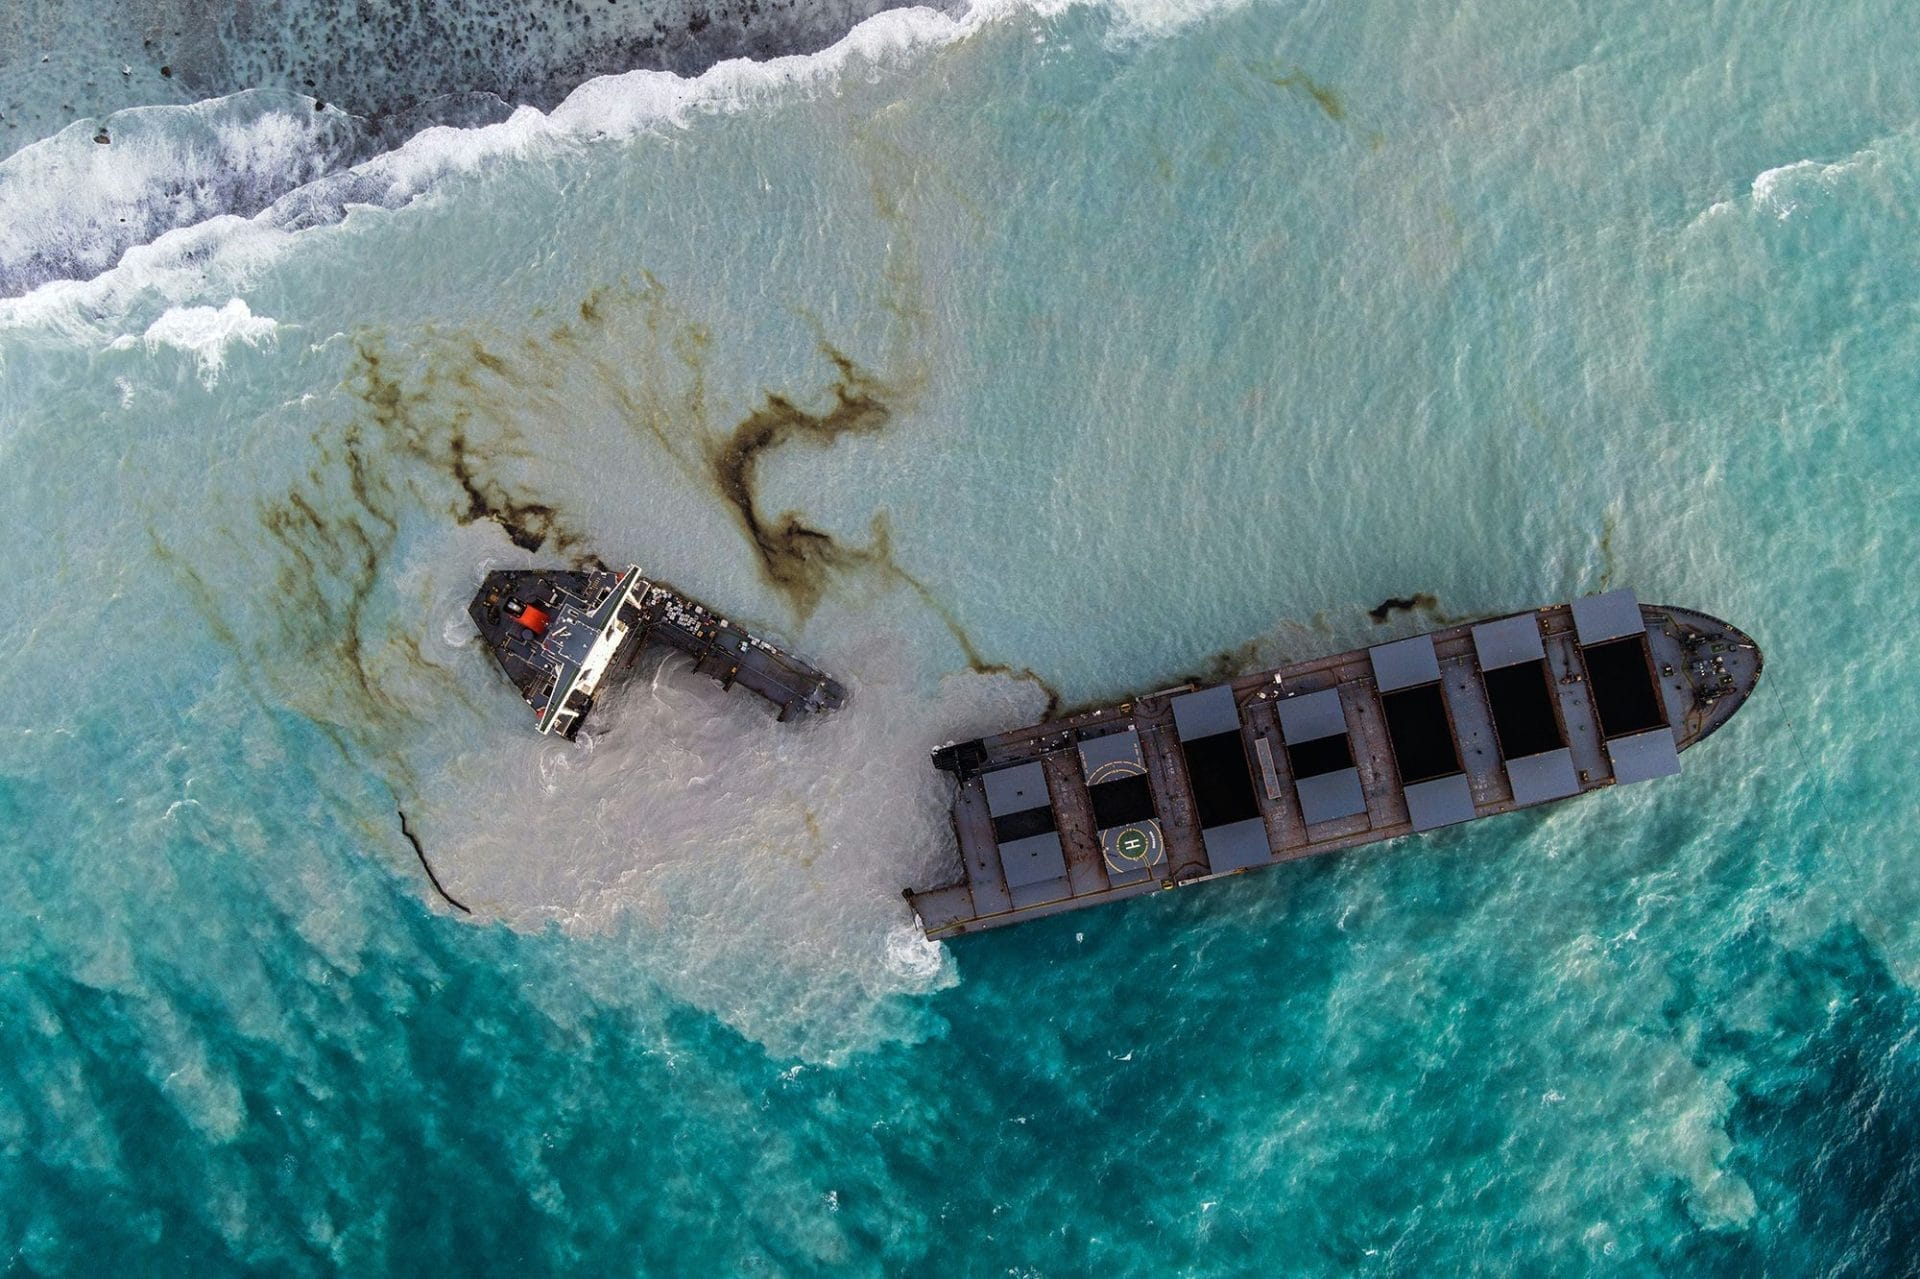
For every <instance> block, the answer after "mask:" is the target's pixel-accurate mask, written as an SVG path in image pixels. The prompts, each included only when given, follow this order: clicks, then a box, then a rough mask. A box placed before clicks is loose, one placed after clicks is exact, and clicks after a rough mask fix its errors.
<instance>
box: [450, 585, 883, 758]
mask: <svg viewBox="0 0 1920 1279" xmlns="http://www.w3.org/2000/svg"><path fill="white" fill-rule="evenodd" d="M467 615H468V616H469V617H471V618H473V623H474V625H475V626H477V627H478V628H479V629H480V638H481V639H482V640H483V641H485V643H486V646H487V651H488V652H490V653H492V654H493V656H494V660H495V661H497V662H499V663H500V668H501V669H502V670H504V671H505V672H506V673H507V678H508V679H510V680H512V681H513V686H514V687H515V688H517V689H519V690H520V696H521V697H522V698H524V699H526V703H527V705H529V706H531V707H533V712H534V726H535V727H536V728H538V729H539V730H540V731H541V732H542V733H558V734H559V735H560V736H562V737H565V738H568V739H569V740H571V739H572V738H573V736H574V735H575V734H576V733H578V732H579V731H580V726H581V725H582V724H584V723H585V722H586V718H587V712H589V711H590V710H592V709H593V703H594V699H595V698H596V697H597V696H598V695H599V693H600V690H601V688H602V686H603V685H604V684H605V682H606V680H607V679H608V677H609V676H611V675H612V674H613V673H614V672H615V671H618V670H620V669H622V668H623V667H624V666H627V665H630V664H631V663H632V662H633V660H634V659H635V658H636V657H638V656H639V653H640V651H641V650H642V649H643V648H645V647H646V646H647V645H649V644H664V645H666V646H667V647H669V648H676V649H679V650H680V651H681V652H683V653H686V654H688V655H689V656H691V657H692V658H693V662H694V669H695V670H697V671H699V672H700V673H701V674H703V675H707V676H710V677H712V678H713V679H714V680H715V681H716V682H718V683H719V685H720V686H721V687H722V688H732V687H734V686H735V685H736V684H737V685H739V686H740V687H742V688H745V689H748V690H749V691H751V692H754V693H757V694H759V695H760V696H761V697H764V698H765V699H766V700H767V701H769V702H772V703H773V705H774V706H775V707H777V708H778V710H779V718H780V719H782V720H790V719H798V718H800V717H801V716H803V715H810V714H813V713H814V712H816V711H826V710H833V709H835V708H837V707H839V706H842V705H844V704H845V702H846V700H847V694H846V690H845V689H843V688H842V687H841V686H840V685H839V684H838V683H836V682H834V681H833V680H832V679H830V678H828V677H827V676H825V675H823V674H821V673H820V672H819V671H817V670H815V669H814V668H813V667H812V666H811V665H809V664H808V663H807V662H805V661H803V660H802V659H800V658H798V657H795V656H794V655H793V654H791V653H788V652H785V651H783V650H782V649H780V648H777V647H776V646H774V645H772V644H769V643H768V642H767V641H765V640H763V639H760V638H758V637H756V636H754V635H751V634H749V633H748V632H746V631H745V630H743V629H741V628H740V627H739V626H737V625H735V624H734V623H733V622H730V621H728V620H727V619H726V618H724V617H722V616H721V615H720V614H718V613H716V612H714V611H713V610H712V609H710V608H708V607H707V606H706V605H704V604H702V603H700V602H699V601H697V600H694V599H690V598H689V597H687V596H685V595H682V594H681V593H680V592H679V591H677V590H675V589H674V588H672V587H671V586H667V585H665V584H663V583H660V582H653V581H649V580H648V579H646V578H645V577H642V576H641V574H640V570H639V569H638V568H635V567H632V566H629V567H627V568H626V569H624V570H622V571H620V572H618V573H616V572H614V571H613V570H612V569H605V568H595V569H581V570H558V569H500V570H497V571H495V572H492V573H489V574H487V578H486V581H484V582H483V583H481V585H480V591H479V593H478V594H477V595H475V596H474V598H473V602H472V603H471V604H469V605H468V606H467Z"/></svg>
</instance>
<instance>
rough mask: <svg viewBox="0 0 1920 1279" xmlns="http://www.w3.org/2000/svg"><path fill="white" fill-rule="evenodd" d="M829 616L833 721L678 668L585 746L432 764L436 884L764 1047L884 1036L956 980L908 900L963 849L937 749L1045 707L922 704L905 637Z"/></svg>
mask: <svg viewBox="0 0 1920 1279" xmlns="http://www.w3.org/2000/svg"><path fill="white" fill-rule="evenodd" d="M840 624H841V625H842V626H844V628H845V633H847V634H850V635H854V636H857V637H858V638H857V639H855V640H853V641H852V642H841V643H830V644H829V645H828V646H827V648H828V649H829V651H830V654H831V656H830V658H829V657H822V660H823V661H827V662H830V664H831V665H832V666H833V668H834V670H835V673H836V674H838V675H841V676H843V677H845V678H847V679H848V680H849V682H850V683H851V685H852V688H853V692H854V697H853V700H852V702H851V704H850V705H849V706H847V707H846V708H845V709H843V710H841V711H838V712H835V713H833V714H830V715H825V716H820V717H816V718H814V719H811V720H808V721H804V722H802V723H798V724H791V725H783V724H777V723H775V722H774V721H773V719H772V717H771V716H770V715H769V714H768V713H767V712H766V710H765V708H764V707H763V706H762V705H760V704H759V703H758V702H757V701H756V700H755V699H753V698H752V697H751V696H750V695H748V694H745V693H739V692H736V693H733V694H731V695H729V694H725V693H722V692H721V691H720V690H719V689H717V688H715V687H714V686H713V684H712V682H711V681H709V680H708V679H706V678H705V677H703V676H699V675H696V674H694V673H693V671H692V670H691V669H689V668H688V667H686V666H685V665H684V664H683V663H682V662H680V661H679V660H677V659H674V658H668V659H666V661H665V662H664V663H663V664H662V665H661V666H659V667H658V668H657V669H656V670H654V671H653V672H651V674H650V677H649V675H648V674H647V673H645V672H643V673H642V674H641V677H640V678H636V679H633V680H631V681H630V682H629V683H628V684H627V685H626V686H625V687H623V688H621V689H620V690H619V691H618V692H617V693H615V694H614V695H612V696H611V697H609V698H608V699H607V700H606V702H605V704H604V705H603V706H602V707H601V708H600V709H599V710H598V711H596V725H595V735H594V736H593V738H592V739H591V740H590V741H589V740H586V739H583V740H582V741H579V742H573V743H568V742H562V741H535V740H532V739H531V738H530V737H529V736H526V735H519V734H514V735H506V736H498V735H496V736H494V737H493V739H492V740H491V741H489V742H487V744H485V745H484V746H477V747H475V748H473V749H470V750H466V751H463V752H461V753H460V754H459V755H458V756H457V757H455V758H453V759H451V760H447V761H444V762H440V763H436V764H435V765H434V767H435V769H436V779H435V784H434V786H433V788H432V790H431V793H430V794H427V795H425V796H423V797H422V798H421V800H420V805H421V808H420V811H418V812H415V813H414V817H415V819H416V821H417V823H418V824H419V826H420V828H421V829H422V831H423V832H424V838H426V839H427V841H428V842H429V844H430V846H431V849H432V855H433V861H434V866H435V869H436V870H437V871H438V873H439V875H440V877H441V879H442V881H443V882H444V883H445V884H446V885H447V888H448V890H449V891H450V892H452V893H453V894H454V895H455V896H456V897H459V898H460V899H461V900H462V901H463V902H465V903H466V904H468V905H469V906H471V907H472V908H473V909H474V911H475V912H476V913H477V914H478V915H479V916H480V917H481V918H482V919H483V920H484V919H494V920H498V921H502V922H505V923H508V924H511V925H513V926H514V927H516V928H521V929H538V928H542V927H545V926H547V925H550V924H557V925H559V926H560V927H561V928H563V929H564V930H565V931H567V932H569V933H571V934H574V935H575V936H578V937H581V938H583V939H586V938H598V939H603V940H604V941H605V942H608V943H611V944H613V945H614V947H615V949H616V951H617V952H618V953H621V954H626V955H628V956H629V958H630V959H632V960H635V961H637V964H636V966H638V967H641V968H644V970H645V971H647V972H648V973H649V975H650V976H651V977H653V978H654V979H655V980H657V981H659V982H660V983H661V984H662V985H663V986H665V987H666V988H667V989H668V990H669V991H671V992H672V993H674V994H675V995H677V996H679V997H681V998H683V999H686V1000H688V1001H690V1002H692V1003H695V1004H697V1005H698V1006H701V1007H704V1008H708V1009H711V1010H713V1011H714V1012H715V1013H716V1014H717V1015H718V1016H720V1017H721V1018H722V1019H723V1020H725V1021H727V1022H729V1023H730V1024H732V1025H733V1026H735V1027H736V1028H737V1029H739V1030H740V1031H741V1032H742V1033H744V1034H746V1035H748V1036H750V1037H752V1038H755V1039H758V1040H760V1041H761V1042H763V1043H765V1044H767V1045H768V1046H769V1048H771V1049H772V1050H773V1051H775V1052H778V1053H782V1054H797V1055H802V1056H807V1057H815V1058H828V1059H830V1058H834V1057H836V1056H838V1055H840V1054H842V1053H844V1052H846V1051H848V1050H850V1049H853V1048H856V1047H858V1046H861V1045H863V1044H865V1043H869V1042H871V1041H872V1038H873V1036H874V1035H875V1034H876V1033H882V1034H884V1033H889V1032H888V1031H886V1030H885V1029H883V1028H882V1027H881V1026H880V1024H879V1022H877V1021H876V1007H877V1004H878V1003H879V1002H880V1001H884V1000H885V999H887V998H889V997H892V996H896V995H901V994H910V993H921V992H926V991H930V990H934V989H938V988H939V987H941V986H944V985H948V984H950V983H951V982H952V981H953V979H954V977H953V970H952V965H951V961H950V960H949V958H948V957H947V955H946V954H945V951H944V948H943V947H941V946H938V945H936V944H933V943H929V942H927V941H926V940H925V938H924V937H922V936H921V935H920V933H919V930H918V928H917V927H916V926H915V925H914V924H913V921H912V917H911V914H910V912H909V911H908V909H907V907H906V904H905V902H904V901H903V900H902V899H901V896H900V890H901V889H902V888H903V887H905V886H908V885H909V884H912V885H915V886H925V885H927V884H929V883H931V882H932V881H933V880H934V879H935V878H937V877H938V876H939V874H940V872H941V871H942V870H944V869H945V863H946V862H947V860H948V859H949V858H950V857H951V855H952V854H951V849H950V847H949V845H950V843H951V840H950V837H949V835H948V832H947V817H946V806H945V786H944V779H943V778H942V777H940V775H939V774H937V773H935V772H934V771H933V770H932V769H930V768H928V767H927V764H926V754H925V748H926V744H927V742H928V741H929V740H935V739H937V737H938V736H939V735H941V734H943V733H948V732H953V733H966V732H977V731H983V730H984V729H985V728H987V727H991V726H993V725H997V724H1005V723H1012V722H1018V721H1019V720H1021V719H1022V718H1031V717H1032V716H1034V715H1036V714H1037V713H1038V711H1039V709H1040V707H1039V703H1040V700H1041V699H1040V694H1039V693H1038V691H1037V690H1036V689H1034V688H1033V686H1031V685H1030V684H1025V683H1022V682H1019V681H1014V680H1009V679H1007V678H1005V677H1000V676H979V675H968V674H963V675H957V676H952V677H949V678H948V679H947V680H946V681H944V682H943V683H942V685H941V687H940V689H939V691H938V692H937V694H936V695H935V696H934V698H932V699H931V701H929V699H928V698H927V696H926V694H925V691H924V684H923V682H922V679H921V677H920V676H919V675H918V674H917V671H916V667H917V661H916V659H915V658H914V656H913V654H912V652H911V649H912V648H913V646H914V643H915V642H914V640H913V639H912V637H911V636H908V635H904V634H898V633H894V634H886V633H881V632H878V631H876V630H875V629H874V628H873V627H872V625H871V623H870V622H868V623H865V624H862V623H860V622H858V621H857V620H855V619H854V618H852V617H848V618H845V619H841V623H840ZM468 657H469V658H470V659H471V661H470V663H469V664H470V665H473V666H477V665H478V664H479V662H481V661H483V660H484V659H482V658H481V657H480V655H479V654H478V653H477V652H471V653H469V654H468ZM465 674H466V675H467V676H468V677H479V678H484V677H485V676H486V675H487V674H488V672H487V671H485V670H483V669H471V670H467V671H465ZM529 764H531V765H532V766H531V767H529Z"/></svg>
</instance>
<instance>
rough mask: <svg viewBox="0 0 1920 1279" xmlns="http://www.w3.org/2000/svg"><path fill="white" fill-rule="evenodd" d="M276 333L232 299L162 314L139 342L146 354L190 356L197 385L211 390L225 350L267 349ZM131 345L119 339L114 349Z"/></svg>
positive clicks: (269, 319)
mask: <svg viewBox="0 0 1920 1279" xmlns="http://www.w3.org/2000/svg"><path fill="white" fill-rule="evenodd" d="M279 329H280V326H279V324H278V323H277V322H276V321H275V320H274V319H273V317H271V316H266V315H255V314H254V313H253V308H251V307H249V306H248V305H247V304H246V302H245V301H243V300H242V299H240V298H233V299H231V300H230V301H228V302H227V304H226V305H225V306H220V307H211V306H182V307H173V308H171V309H170V310H167V311H165V312H162V313H161V316H160V318H159V319H157V320H155V321H154V322H153V323H152V324H149V325H148V326H147V330H146V332H145V333H143V334H141V336H140V341H141V343H142V344H144V345H145V347H146V349H147V350H148V351H149V352H153V351H158V350H160V349H161V348H162V347H171V348H172V349H174V350H177V351H184V352H186V353H187V354H188V355H191V356H192V357H193V358H194V362H195V363H196V364H197V365H198V366H199V370H200V381H201V382H202V383H203V384H204V385H206V386H207V387H209V388H211V387H212V386H213V384H214V383H215V382H217V381H218V380H219V378H220V370H221V368H222V367H224V366H225V364H226V359H227V352H228V351H229V350H231V349H232V348H233V347H234V346H235V345H236V344H239V345H244V346H253V347H258V346H265V345H269V344H271V343H272V342H273V341H274V340H275V337H276V335H277V334H278V333H279ZM132 344H133V339H131V338H120V339H118V340H117V341H116V342H115V343H114V345H115V346H116V347H126V346H131V345H132Z"/></svg>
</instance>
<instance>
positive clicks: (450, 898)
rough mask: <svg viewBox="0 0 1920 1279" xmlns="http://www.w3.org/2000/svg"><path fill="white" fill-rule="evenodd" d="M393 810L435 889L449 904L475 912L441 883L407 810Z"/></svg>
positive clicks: (464, 910)
mask: <svg viewBox="0 0 1920 1279" xmlns="http://www.w3.org/2000/svg"><path fill="white" fill-rule="evenodd" d="M393 811H394V814H395V815H396V816H397V817H399V819H400V833H401V834H402V835H405V836H406V837H407V842H408V843H409V844H412V845H413V855H414V856H415V857H418V858H419V859H420V869H421V870H424V871H426V872H427V879H428V880H430V881H431V882H432V884H433V891H435V892H436V893H439V894H440V895H441V896H442V897H444V898H446V899H447V904H448V905H450V906H453V907H454V908H455V909H457V910H459V911H461V912H462V913H464V914H468V915H471V914H473V908H472V907H471V906H469V905H467V904H466V903H465V902H463V901H461V900H460V899H459V898H457V897H455V896H454V895H453V894H452V893H450V892H448V891H447V890H446V887H445V886H444V885H442V884H441V882H440V877H439V876H438V875H436V874H434V873H433V867H432V866H431V865H430V864H428V862H427V850H426V849H424V848H422V847H420V837H419V836H418V835H416V834H414V833H413V827H411V826H409V825H408V824H407V810H406V809H404V808H400V807H398V806H396V807H395V808H394V810H393Z"/></svg>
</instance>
